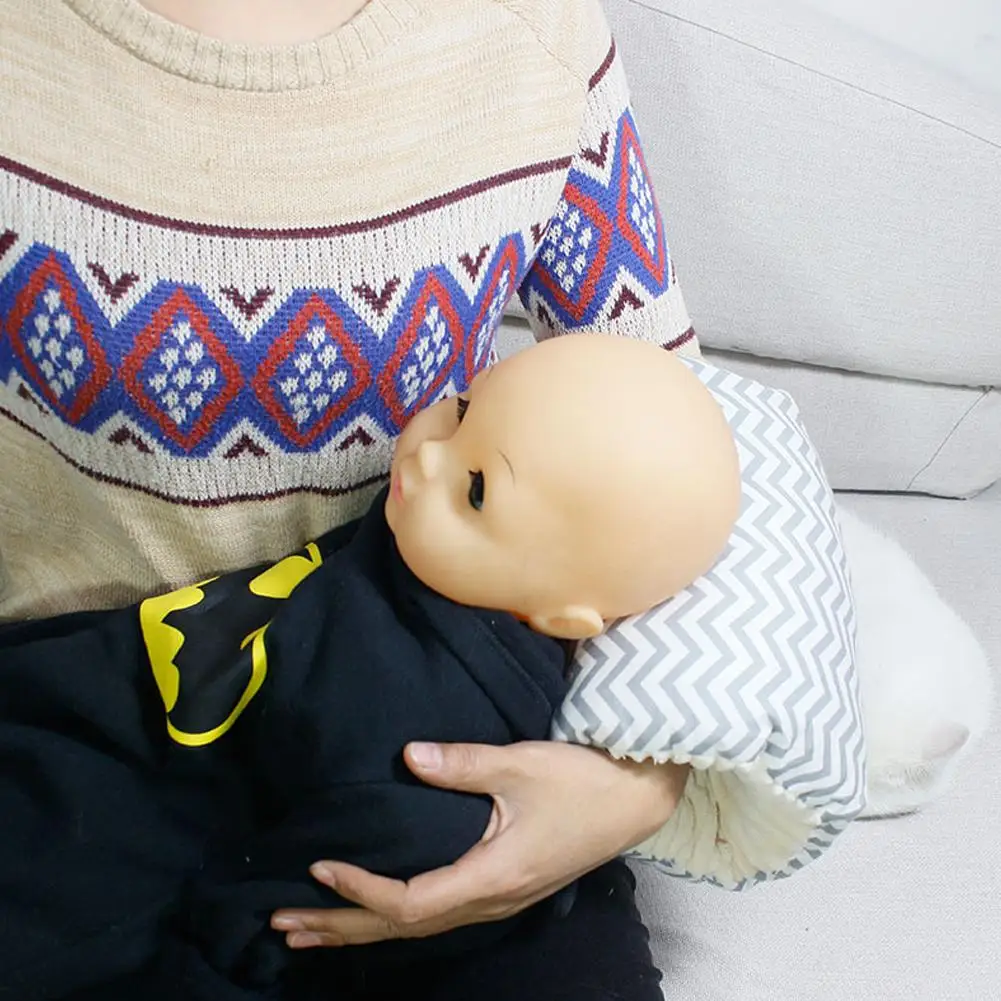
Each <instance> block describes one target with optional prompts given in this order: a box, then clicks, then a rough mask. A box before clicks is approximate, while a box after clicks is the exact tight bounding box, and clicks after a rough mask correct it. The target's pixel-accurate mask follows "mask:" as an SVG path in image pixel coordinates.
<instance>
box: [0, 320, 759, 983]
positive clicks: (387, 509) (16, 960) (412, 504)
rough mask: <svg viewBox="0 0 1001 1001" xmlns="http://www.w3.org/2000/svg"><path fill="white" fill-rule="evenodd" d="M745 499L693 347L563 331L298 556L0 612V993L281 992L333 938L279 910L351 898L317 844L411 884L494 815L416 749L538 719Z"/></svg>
mask: <svg viewBox="0 0 1001 1001" xmlns="http://www.w3.org/2000/svg"><path fill="white" fill-rule="evenodd" d="M739 490H740V488H739V472H738V465H737V458H736V451H735V447H734V444H733V441H732V438H731V436H730V431H729V428H728V427H727V424H726V422H725V420H724V418H723V415H722V413H721V412H720V410H719V408H718V406H717V405H716V403H715V401H714V400H713V399H712V397H711V396H710V395H709V394H708V392H707V391H706V390H705V389H704V388H703V386H702V384H701V383H700V382H699V380H698V379H697V378H696V377H695V376H694V375H693V374H691V372H690V371H689V370H688V369H687V368H686V367H685V366H684V365H683V364H681V363H680V362H679V361H678V360H677V359H675V358H674V357H672V356H671V355H669V354H667V353H666V352H663V351H661V350H659V349H657V348H655V347H652V346H650V345H647V344H642V343H638V342H634V341H629V340H624V339H619V338H611V337H603V336H597V335H585V336H574V337H565V338H560V339H557V340H552V341H548V342H545V343H543V344H541V345H539V346H537V347H535V348H532V349H530V350H528V351H526V352H524V353H522V354H519V355H516V356H515V357H513V358H511V359H508V360H507V361H504V362H502V363H500V364H498V365H497V366H495V367H494V368H492V369H489V370H487V371H485V372H483V373H482V374H480V375H479V376H477V378H476V379H475V380H474V381H473V383H472V385H471V387H470V389H469V392H468V393H466V394H465V395H463V396H461V397H458V398H452V399H446V400H444V401H442V402H440V403H437V404H435V405H433V406H431V407H430V408H428V409H427V410H425V411H424V412H422V413H421V414H419V415H418V416H417V417H416V418H415V419H414V420H413V421H412V422H411V424H410V425H409V426H408V427H407V429H406V430H405V432H404V433H403V435H402V436H401V438H400V440H399V443H398V447H397V451H396V455H395V458H394V461H393V467H392V473H391V481H390V486H389V487H388V488H387V490H386V491H384V493H383V495H382V496H381V498H380V500H379V501H378V502H377V503H376V504H375V505H374V506H373V508H372V510H371V511H370V512H369V514H368V515H367V516H366V517H365V518H363V519H362V520H361V521H360V522H357V523H355V524H353V525H349V526H345V527H344V528H341V529H337V530H335V531H333V532H331V533H330V534H328V535H327V536H325V537H323V538H322V539H320V540H318V541H317V542H316V543H310V544H309V545H308V546H306V548H305V549H304V550H303V552H301V553H298V554H294V555H292V556H289V557H287V558H286V559H284V560H282V561H280V562H279V563H277V564H275V565H273V566H270V567H257V568H253V569H250V570H245V571H240V572H237V573H232V574H227V575H225V576H223V577H220V578H216V579H214V580H211V581H205V582H201V583H199V584H196V585H193V586H191V587H188V588H183V589H181V590H179V591H175V592H172V593H170V594H166V595H162V596H158V597H153V598H150V599H147V600H146V601H144V602H142V603H141V604H140V605H139V606H138V607H137V608H129V609H124V610H120V611H114V612H97V613H83V614H78V615H70V616H63V617H61V618H57V619H52V620H45V621H36V622H28V623H22V624H17V625H14V626H9V627H6V628H5V629H2V630H0V816H2V817H3V818H4V822H3V826H2V829H0V997H8V996H9V997H16V998H18V1001H32V999H35V998H53V997H64V996H66V995H68V994H70V993H71V992H73V991H77V990H81V989H85V988H89V987H92V986H94V985H105V986H102V987H99V988H98V995H94V996H100V997H109V998H113V997H119V996H123V997H124V996H126V992H127V993H128V996H139V993H138V992H147V991H153V992H154V993H153V994H151V995H150V997H153V996H155V997H162V998H174V997H176V998H178V999H180V998H188V997H191V996H194V993H195V987H197V988H198V990H199V992H200V993H199V996H201V993H207V994H208V996H212V997H217V998H220V999H225V998H231V997H232V998H234V999H236V998H248V999H249V998H263V997H270V996H273V992H274V991H276V990H279V989H280V990H281V996H282V997H295V996H297V994H296V984H297V982H298V981H297V978H299V977H308V976H312V975H313V974H314V973H315V968H316V966H317V964H322V963H325V962H337V961H338V959H339V957H338V956H337V955H335V954H334V953H328V954H327V955H309V956H303V955H301V954H294V953H292V952H290V951H289V950H287V949H286V948H285V946H284V943H283V940H282V937H281V936H280V935H278V934H277V933H275V932H273V931H271V930H270V929H269V927H268V920H269V916H270V914H271V912H272V911H273V910H274V909H275V908H277V907H282V906H284V907H289V906H306V907H310V906H331V905H334V904H337V903H338V902H339V901H338V898H337V897H336V896H334V895H333V894H331V893H329V891H326V890H324V889H323V888H322V887H319V886H317V884H315V883H314V882H313V881H312V880H310V879H309V877H308V875H307V869H308V866H309V864H310V863H311V862H313V861H314V860H315V859H317V858H321V857H337V858H341V859H344V860H347V861H351V862H354V863H356V864H359V865H362V866H364V867H366V868H369V869H371V870H373V871H377V872H382V873H385V874H388V875H392V876H395V877H398V878H408V877H410V876H412V875H414V874H416V873H417V872H420V871H424V870H427V869H432V868H436V867H438V866H440V865H444V864H447V863H448V862H451V861H454V860H455V859H456V858H457V857H459V856H460V855H462V854H463V853H464V852H465V851H467V850H468V849H469V848H470V847H471V846H472V845H473V844H475V842H476V841H477V840H479V839H480V837H481V836H482V834H483V833H484V831H485V829H486V828H487V825H488V822H489V820H490V812H491V804H490V802H489V801H488V800H485V799H483V798H480V797H475V796H467V795H463V794H457V793H453V792H448V791H444V790H438V789H434V788H430V787H427V786H424V785H422V784H420V783H419V782H417V781H416V780H415V779H414V778H413V777H412V776H411V775H410V774H409V772H408V771H407V769H406V767H405V765H404V764H403V762H402V757H401V751H402V748H403V747H404V745H405V744H406V743H407V742H409V741H411V740H419V739H433V740H439V741H473V742H483V743H495V744H503V743H509V742H512V741H518V740H526V739H543V738H545V737H546V736H547V735H548V727H549V722H550V717H551V715H552V713H553V711H554V709H555V708H556V707H557V706H558V704H559V702H560V700H561V698H562V697H563V694H564V691H565V682H564V672H565V667H566V653H565V649H564V647H563V646H562V645H561V644H560V643H559V642H557V640H560V639H562V640H573V639H580V638H583V637H587V636H593V635H596V634H597V633H599V632H600V631H601V630H602V628H603V626H604V623H605V622H606V621H607V620H609V619H613V618H617V617H620V616H624V615H629V614H632V613H635V612H639V611H641V610H643V609H646V608H648V607H651V606H652V605H654V604H657V603H659V602H661V601H664V600H666V599H667V598H669V597H670V596H672V595H673V594H675V593H677V592H678V591H679V590H681V589H682V588H684V587H685V586H687V585H688V584H689V583H691V581H693V580H694V579H695V578H696V577H698V576H699V575H701V574H702V573H704V572H705V571H706V570H707V569H709V567H710V566H711V565H712V563H713V562H714V561H715V559H716V558H717V556H718V554H719V553H720V551H721V550H722V548H723V546H724V545H725V543H726V540H727V538H728V535H729V533H730V530H731V528H732V525H733V522H734V519H735V517H736V514H737V508H738V500H739ZM528 627H530V628H528ZM505 930H506V925H505V924H498V925H482V926H479V927H477V928H471V929H460V930H459V931H457V932H453V933H450V934H449V935H446V936H440V937H439V938H437V939H432V940H424V941H420V942H410V943H389V944H387V945H385V946H374V947H370V949H375V950H381V951H382V952H381V955H382V956H383V957H384V958H385V960H386V961H391V962H405V961H408V960H409V959H410V958H412V957H416V956H421V957H423V956H426V955H428V954H432V955H441V954H444V953H445V952H447V951H449V950H452V949H457V948H468V947H470V946H472V945H474V944H480V943H485V942H489V941H490V940H491V939H492V938H494V937H495V936H497V935H500V934H503V933H504V932H505ZM303 982H305V981H303ZM101 990H104V993H103V994H101V993H100V991H101ZM88 996H90V995H88Z"/></svg>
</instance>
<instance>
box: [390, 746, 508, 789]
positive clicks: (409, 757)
mask: <svg viewBox="0 0 1001 1001" xmlns="http://www.w3.org/2000/svg"><path fill="white" fill-rule="evenodd" d="M404 757H405V760H406V762H407V766H408V767H409V768H410V770H411V771H412V772H413V773H414V774H415V775H416V776H417V777H418V778H419V779H421V780H423V781H424V782H427V783H428V784H429V785H434V786H440V787H441V788H444V789H454V790H456V791H459V792H478V793H484V794H486V795H493V794H495V793H499V792H500V791H501V790H502V788H503V787H504V786H506V784H507V783H508V781H509V780H510V779H511V778H512V777H514V776H515V775H518V774H520V773H521V771H522V769H521V767H520V766H519V763H518V752H517V751H516V750H515V746H514V745H511V746H508V747H494V746H492V745H488V744H424V743H412V744H408V745H407V747H406V749H405V752H404Z"/></svg>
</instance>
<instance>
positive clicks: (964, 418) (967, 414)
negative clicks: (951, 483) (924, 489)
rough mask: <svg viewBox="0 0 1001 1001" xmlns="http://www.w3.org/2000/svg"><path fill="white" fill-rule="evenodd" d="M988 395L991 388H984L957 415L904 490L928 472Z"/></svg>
mask: <svg viewBox="0 0 1001 1001" xmlns="http://www.w3.org/2000/svg"><path fill="white" fill-rule="evenodd" d="M990 395H991V390H990V389H984V390H983V392H981V394H980V395H979V396H978V397H977V398H976V399H975V400H974V401H973V402H972V403H971V404H970V405H969V407H967V408H966V410H965V411H964V412H963V414H962V415H961V416H960V417H959V419H958V420H957V421H956V423H955V424H954V425H953V426H952V428H951V429H950V431H949V433H948V434H946V436H945V437H944V438H943V439H942V441H941V442H940V443H939V446H938V448H936V449H935V451H934V452H933V453H932V456H931V458H930V459H929V460H928V461H927V462H926V463H925V464H924V465H923V466H922V467H921V468H920V469H919V470H918V471H917V472H916V473H915V474H914V475H913V476H912V477H911V479H910V482H908V484H907V486H906V487H905V490H913V489H914V484H915V483H916V482H917V481H918V480H919V479H920V478H921V477H922V476H923V475H924V474H925V473H926V472H928V470H929V469H931V467H932V466H933V465H935V460H936V459H937V458H938V457H939V456H940V455H941V454H942V452H943V451H944V450H945V447H946V445H948V444H949V442H950V441H952V439H953V438H955V436H956V433H957V432H958V431H959V429H960V428H961V427H962V426H963V425H964V424H965V423H966V422H967V420H968V419H969V417H970V415H971V414H972V413H973V411H974V410H976V409H977V407H979V406H980V404H981V403H983V402H984V400H986V399H987V397H988V396H990Z"/></svg>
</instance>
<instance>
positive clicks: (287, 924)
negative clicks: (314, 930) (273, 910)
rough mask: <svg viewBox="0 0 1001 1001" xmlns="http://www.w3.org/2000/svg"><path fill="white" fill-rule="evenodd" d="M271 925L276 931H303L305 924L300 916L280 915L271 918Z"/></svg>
mask: <svg viewBox="0 0 1001 1001" xmlns="http://www.w3.org/2000/svg"><path fill="white" fill-rule="evenodd" d="M271 927H272V928H274V929H275V931H302V929H303V928H304V927H305V925H303V923H302V922H301V921H300V920H299V919H298V918H293V917H287V916H285V915H280V916H275V917H273V918H272V919H271Z"/></svg>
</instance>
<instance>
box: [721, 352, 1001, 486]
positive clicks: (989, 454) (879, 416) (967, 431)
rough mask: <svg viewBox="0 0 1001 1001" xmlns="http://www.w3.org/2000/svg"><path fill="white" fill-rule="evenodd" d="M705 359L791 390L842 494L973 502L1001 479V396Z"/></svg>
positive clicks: (738, 357)
mask: <svg viewBox="0 0 1001 1001" xmlns="http://www.w3.org/2000/svg"><path fill="white" fill-rule="evenodd" d="M705 356H706V359H707V360H708V361H712V362H713V364H715V365H719V366H721V367H722V368H727V369H731V370H733V371H735V372H739V373H740V374H741V375H745V376H747V377H748V378H750V379H757V380H759V381H760V382H763V383H765V384H767V385H769V386H777V387H778V388H780V389H784V390H785V391H786V392H787V393H789V394H791V395H792V397H793V399H794V400H796V402H797V404H798V405H799V407H800V410H801V411H802V415H803V422H804V424H805V425H806V427H807V429H808V430H809V432H810V436H811V437H812V439H813V442H814V444H815V445H816V446H817V451H818V452H819V453H820V455H821V456H822V457H823V460H824V467H825V469H826V470H827V475H828V476H829V477H830V480H831V484H832V486H833V487H834V489H835V490H865V491H900V492H904V491H906V492H912V493H925V494H935V495H937V496H939V497H971V496H973V495H974V494H976V493H978V492H979V491H981V490H983V489H985V488H986V487H988V486H990V485H991V484H992V483H993V482H995V481H996V480H998V479H1001V392H999V391H998V390H996V389H984V388H978V389H974V388H966V387H961V386H934V385H931V384H929V383H925V382H910V381H907V380H904V379H890V378H886V377H882V376H872V375H862V374H860V373H858V372H842V371H838V370H836V369H826V368H817V367H814V366H810V365H800V364H795V363H790V362H783V361H775V360H770V359H763V358H755V357H753V356H751V355H743V354H736V353H729V352H718V351H706V352H705Z"/></svg>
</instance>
